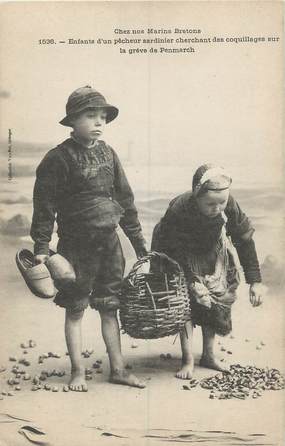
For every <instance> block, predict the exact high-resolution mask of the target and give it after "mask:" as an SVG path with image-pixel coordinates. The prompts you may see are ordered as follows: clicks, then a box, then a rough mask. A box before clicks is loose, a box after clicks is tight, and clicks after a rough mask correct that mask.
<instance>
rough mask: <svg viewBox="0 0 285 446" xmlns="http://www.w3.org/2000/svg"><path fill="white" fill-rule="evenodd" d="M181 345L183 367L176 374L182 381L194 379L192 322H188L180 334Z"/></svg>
mask: <svg viewBox="0 0 285 446" xmlns="http://www.w3.org/2000/svg"><path fill="white" fill-rule="evenodd" d="M180 344H181V350H182V367H181V369H180V370H178V372H177V373H176V375H175V376H176V377H177V378H180V379H190V378H192V375H193V371H194V357H193V353H192V352H193V348H192V345H193V325H192V322H191V321H188V322H186V324H185V326H184V329H183V331H181V332H180Z"/></svg>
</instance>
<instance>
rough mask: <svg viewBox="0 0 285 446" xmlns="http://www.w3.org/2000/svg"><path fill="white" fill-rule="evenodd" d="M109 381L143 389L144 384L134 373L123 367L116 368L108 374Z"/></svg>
mask: <svg viewBox="0 0 285 446" xmlns="http://www.w3.org/2000/svg"><path fill="white" fill-rule="evenodd" d="M110 382H111V383H114V384H123V385H126V386H131V387H138V388H139V389H143V388H144V387H145V384H144V383H143V382H141V381H140V380H139V379H138V378H137V377H136V376H135V375H134V374H132V373H129V372H128V371H127V370H125V369H122V370H120V369H116V370H114V371H113V372H112V373H111V375H110Z"/></svg>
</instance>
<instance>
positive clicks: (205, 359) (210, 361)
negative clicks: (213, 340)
mask: <svg viewBox="0 0 285 446" xmlns="http://www.w3.org/2000/svg"><path fill="white" fill-rule="evenodd" d="M199 364H200V366H201V367H206V368H207V369H213V370H218V371H219V372H228V371H229V368H228V367H227V366H226V365H223V364H221V362H220V361H218V360H216V358H215V357H214V356H202V357H201V359H200V363H199Z"/></svg>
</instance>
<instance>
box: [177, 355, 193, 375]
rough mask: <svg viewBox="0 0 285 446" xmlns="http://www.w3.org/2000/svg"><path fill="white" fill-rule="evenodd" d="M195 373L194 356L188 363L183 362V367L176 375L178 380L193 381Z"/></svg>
mask: <svg viewBox="0 0 285 446" xmlns="http://www.w3.org/2000/svg"><path fill="white" fill-rule="evenodd" d="M193 371H194V358H193V356H192V357H191V358H189V359H188V360H187V361H183V360H182V367H181V369H180V370H178V372H177V373H176V374H175V376H176V378H179V379H191V378H192V376H193Z"/></svg>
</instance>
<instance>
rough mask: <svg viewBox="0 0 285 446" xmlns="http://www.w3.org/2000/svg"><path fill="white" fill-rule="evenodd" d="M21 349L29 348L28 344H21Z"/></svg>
mask: <svg viewBox="0 0 285 446" xmlns="http://www.w3.org/2000/svg"><path fill="white" fill-rule="evenodd" d="M20 347H21V348H29V344H27V343H26V342H22V344H21V345H20Z"/></svg>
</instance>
